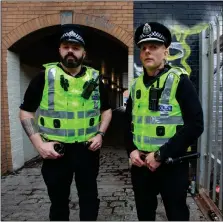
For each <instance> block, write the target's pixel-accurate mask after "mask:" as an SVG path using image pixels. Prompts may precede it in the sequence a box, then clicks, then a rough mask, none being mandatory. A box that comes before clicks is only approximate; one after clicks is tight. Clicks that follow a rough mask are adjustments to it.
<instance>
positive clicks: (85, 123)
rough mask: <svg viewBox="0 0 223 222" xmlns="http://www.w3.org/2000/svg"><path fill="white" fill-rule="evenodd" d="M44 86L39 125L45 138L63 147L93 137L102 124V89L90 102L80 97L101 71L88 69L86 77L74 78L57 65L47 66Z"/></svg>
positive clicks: (96, 92)
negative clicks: (90, 81) (86, 86)
mask: <svg viewBox="0 0 223 222" xmlns="http://www.w3.org/2000/svg"><path fill="white" fill-rule="evenodd" d="M44 66H45V67H46V70H45V86H44V90H43V95H42V100H41V103H40V110H39V118H38V125H39V131H40V133H41V134H42V135H43V137H44V138H46V139H49V140H55V141H59V142H64V143H73V142H83V141H86V140H88V139H89V138H91V137H93V136H94V135H95V134H96V132H97V131H98V129H99V123H100V93H99V86H97V87H96V89H95V90H94V91H93V92H92V94H91V96H90V98H89V99H84V98H83V97H81V93H82V91H83V87H84V84H85V82H86V81H89V80H91V79H92V78H93V79H96V78H97V77H98V75H99V73H98V71H97V70H95V69H92V68H90V67H86V73H85V74H84V75H83V76H81V77H79V78H74V77H72V76H69V75H68V74H66V73H65V72H64V71H63V70H62V69H61V68H60V67H58V66H57V63H49V64H46V65H44Z"/></svg>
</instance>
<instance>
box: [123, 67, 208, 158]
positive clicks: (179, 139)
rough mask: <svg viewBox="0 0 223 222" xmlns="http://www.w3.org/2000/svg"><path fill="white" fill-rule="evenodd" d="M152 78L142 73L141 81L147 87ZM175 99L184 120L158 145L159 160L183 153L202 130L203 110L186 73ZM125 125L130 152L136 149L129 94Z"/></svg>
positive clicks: (127, 147) (128, 150)
mask: <svg viewBox="0 0 223 222" xmlns="http://www.w3.org/2000/svg"><path fill="white" fill-rule="evenodd" d="M170 68H171V67H170V66H165V68H164V69H163V70H160V73H159V74H158V75H160V74H161V72H167V71H168V70H169V69H170ZM154 78H156V77H151V76H148V75H147V74H144V76H143V82H144V84H145V86H146V87H149V86H150V85H151V83H152V81H154ZM176 100H177V102H178V103H179V105H180V109H181V112H182V118H183V120H184V125H183V127H182V128H181V129H180V130H179V131H177V132H176V134H175V135H174V136H173V137H172V138H170V139H169V140H168V142H166V143H165V144H164V145H162V146H161V147H160V155H161V160H165V159H167V158H168V157H173V158H174V157H179V156H182V155H185V153H186V151H187V148H188V147H189V146H190V145H192V144H193V143H194V142H195V141H196V139H197V138H198V137H199V136H200V135H201V134H202V132H203V130H204V125H203V111H202V107H201V103H200V101H199V97H198V95H197V92H196V90H195V88H194V86H193V84H192V82H191V81H190V79H189V78H188V76H187V75H186V74H182V75H181V77H180V81H179V84H178V88H177V91H176ZM125 117H126V127H125V145H126V149H127V152H128V155H130V153H131V152H132V151H133V150H135V149H137V147H136V146H135V144H134V143H133V133H132V132H131V122H132V98H131V95H130V96H129V99H128V101H127V106H126V111H125Z"/></svg>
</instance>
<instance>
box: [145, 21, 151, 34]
mask: <svg viewBox="0 0 223 222" xmlns="http://www.w3.org/2000/svg"><path fill="white" fill-rule="evenodd" d="M150 32H151V27H150V25H149V24H148V23H146V24H145V25H144V27H143V34H145V35H148V34H149V33H150Z"/></svg>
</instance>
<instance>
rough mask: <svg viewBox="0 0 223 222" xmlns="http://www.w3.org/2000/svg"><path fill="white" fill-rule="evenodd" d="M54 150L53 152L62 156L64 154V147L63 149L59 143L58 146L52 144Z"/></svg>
mask: <svg viewBox="0 0 223 222" xmlns="http://www.w3.org/2000/svg"><path fill="white" fill-rule="evenodd" d="M54 150H55V151H56V152H57V153H59V154H61V155H63V154H64V152H65V147H64V145H63V144H61V143H59V144H58V143H57V144H54Z"/></svg>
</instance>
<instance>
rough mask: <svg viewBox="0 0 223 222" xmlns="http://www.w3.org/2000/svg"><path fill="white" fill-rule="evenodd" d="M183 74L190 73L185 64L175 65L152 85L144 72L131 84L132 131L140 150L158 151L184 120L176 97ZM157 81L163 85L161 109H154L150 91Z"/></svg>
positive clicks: (134, 140)
mask: <svg viewBox="0 0 223 222" xmlns="http://www.w3.org/2000/svg"><path fill="white" fill-rule="evenodd" d="M181 74H187V73H186V71H185V70H183V69H181V68H171V69H170V70H169V71H168V72H166V73H164V74H162V75H161V76H160V77H159V78H158V79H157V80H156V81H155V82H154V83H153V84H152V85H151V86H149V87H148V88H146V86H145V85H144V83H143V75H140V76H139V77H138V78H137V79H136V80H135V81H134V82H133V84H132V87H131V97H132V100H133V108H132V133H133V142H134V144H135V145H136V147H137V148H138V150H141V151H147V152H154V151H157V150H158V149H159V148H160V146H162V145H163V144H164V143H166V142H167V141H168V140H169V139H170V138H171V137H173V136H174V134H175V133H176V131H177V130H178V129H180V127H181V126H182V125H183V124H184V123H183V119H182V113H181V109H180V106H179V103H178V102H177V100H176V91H177V87H178V83H179V81H180V75H181ZM158 81H159V83H158V84H157V82H158ZM157 85H159V89H161V93H160V96H159V98H158V109H157V111H152V110H150V109H149V98H150V95H149V94H150V89H151V87H157Z"/></svg>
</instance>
